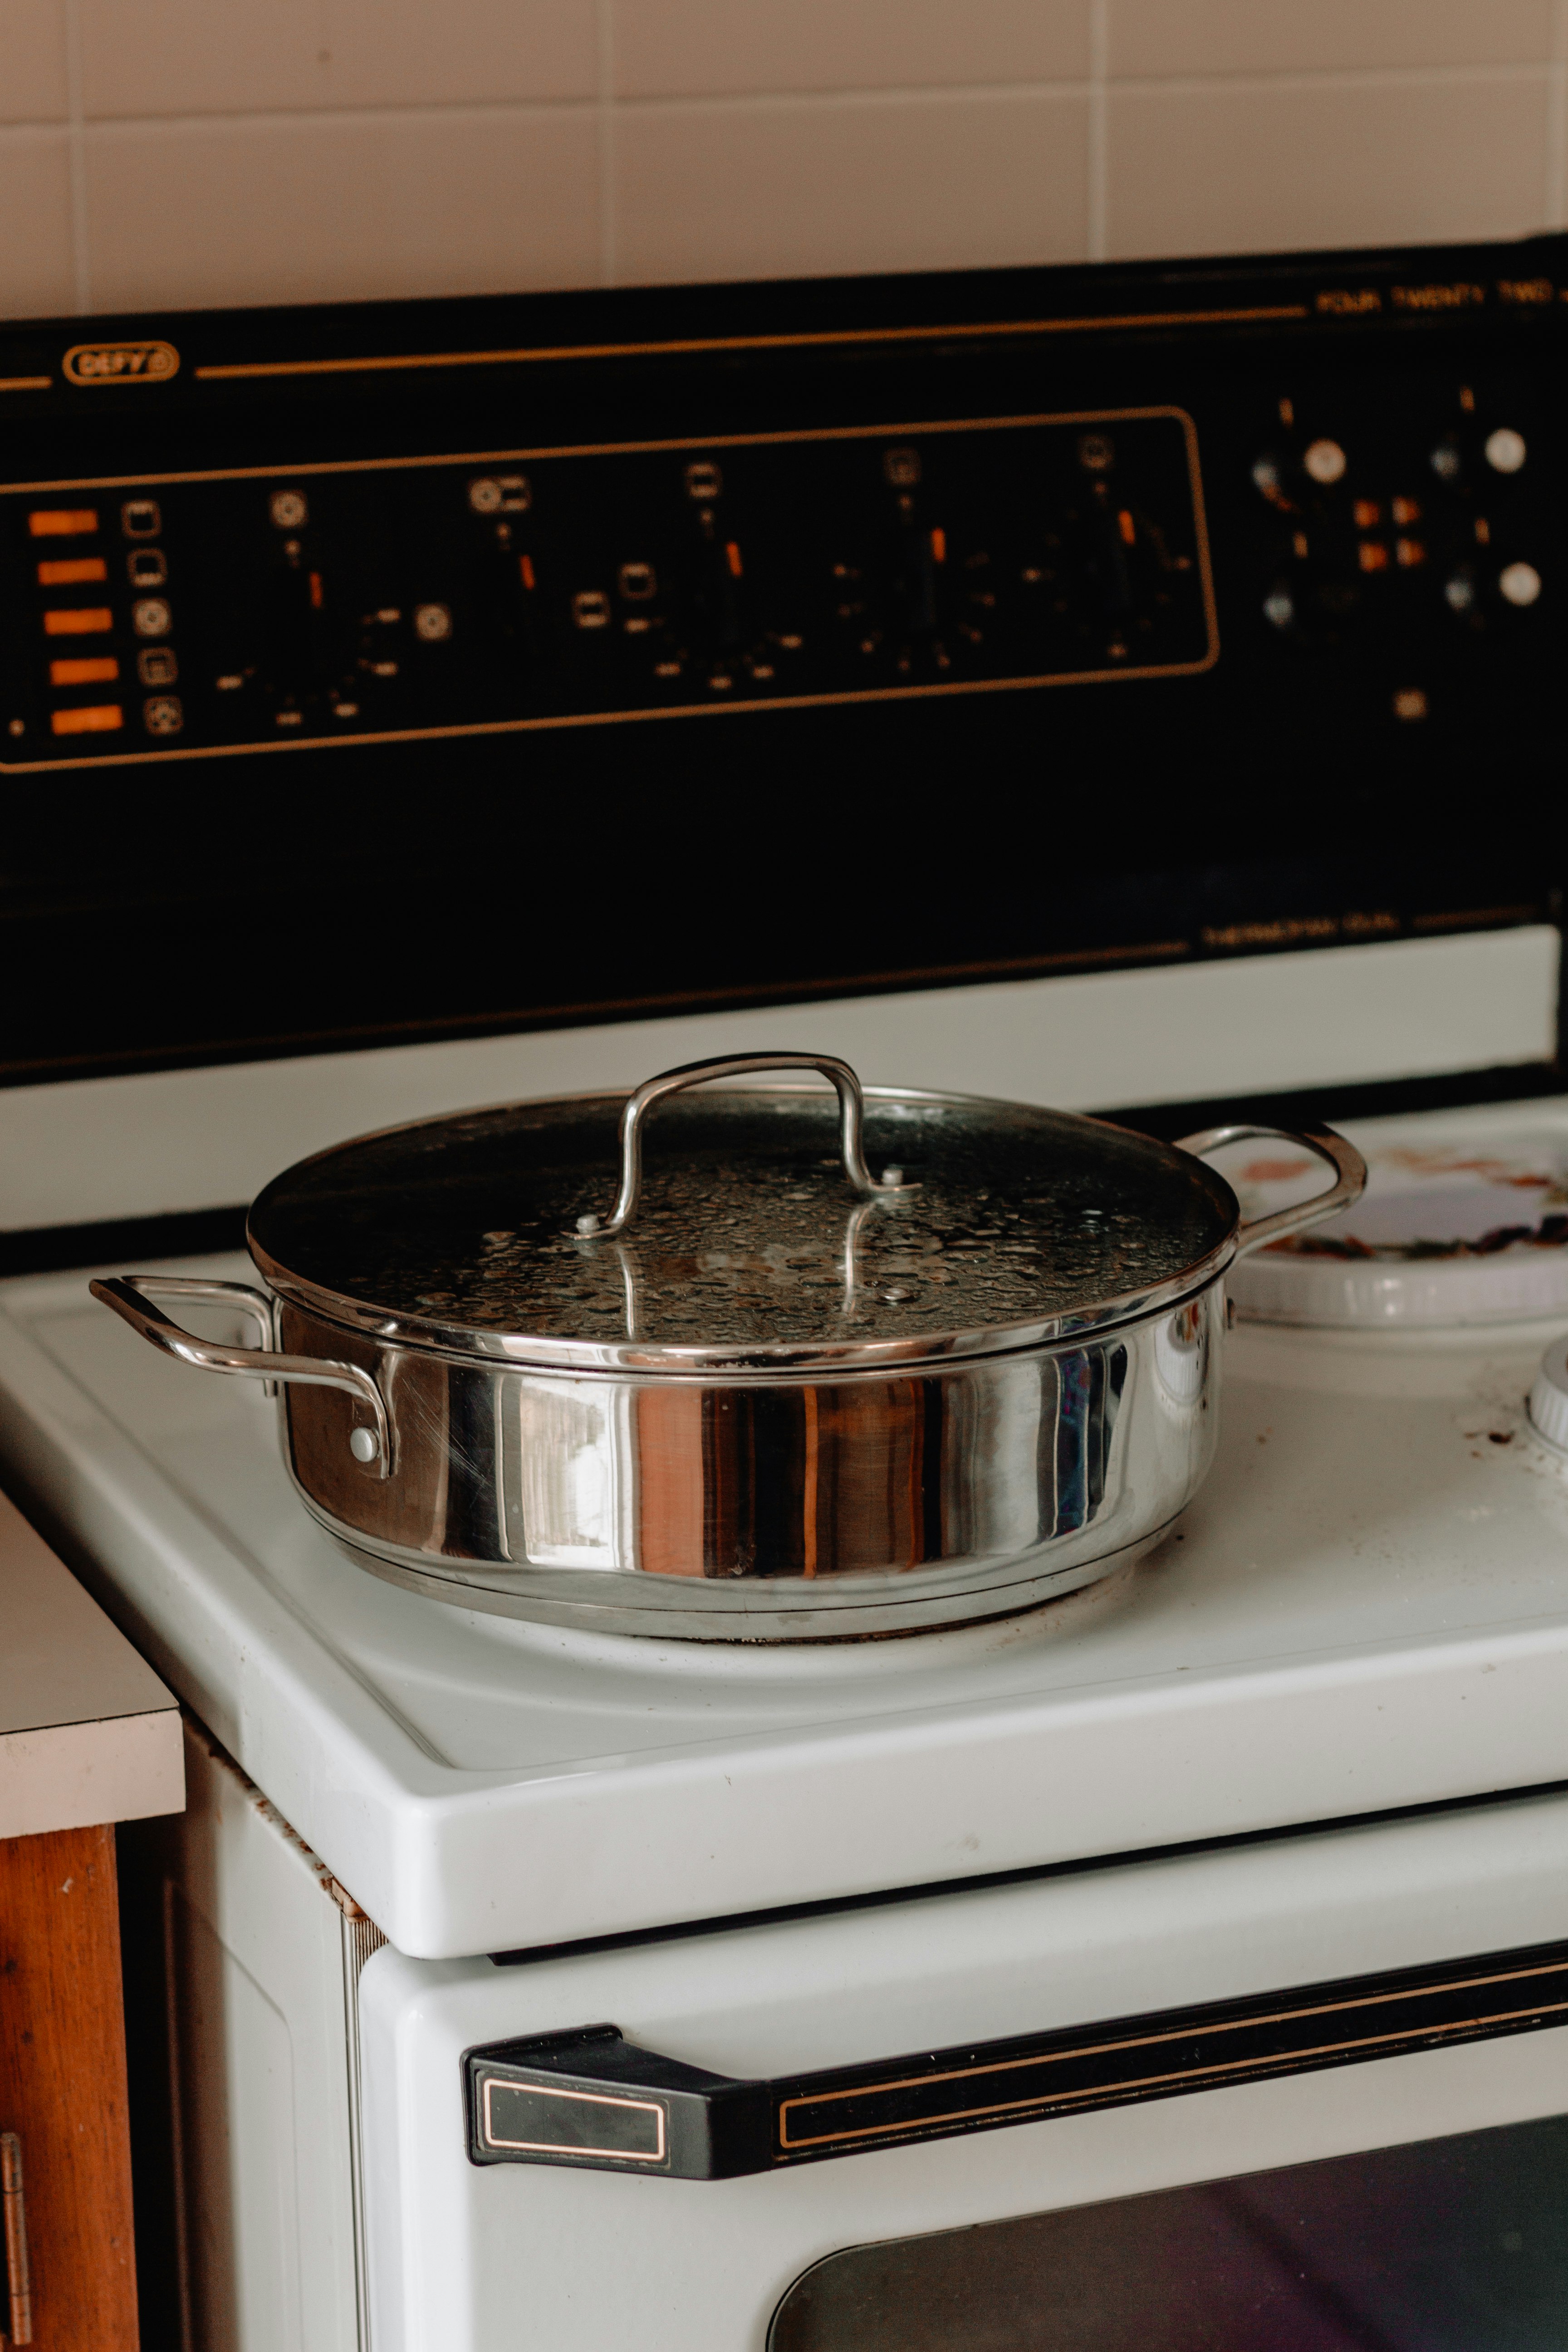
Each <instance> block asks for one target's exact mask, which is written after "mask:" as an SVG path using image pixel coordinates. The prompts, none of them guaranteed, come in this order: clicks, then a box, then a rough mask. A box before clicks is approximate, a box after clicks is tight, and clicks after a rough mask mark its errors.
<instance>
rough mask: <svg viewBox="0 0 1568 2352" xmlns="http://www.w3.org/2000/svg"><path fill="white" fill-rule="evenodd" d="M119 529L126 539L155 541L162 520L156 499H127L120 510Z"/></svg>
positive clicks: (161, 528) (161, 525)
mask: <svg viewBox="0 0 1568 2352" xmlns="http://www.w3.org/2000/svg"><path fill="white" fill-rule="evenodd" d="M120 528H121V530H122V531H123V532H124V533H125V536H126V538H127V539H156V538H157V536H158V533H159V532H160V531H161V530H163V515H162V513H161V512H160V510H159V507H158V501H157V499H126V501H125V503H124V505H123V506H122V507H121V509H120Z"/></svg>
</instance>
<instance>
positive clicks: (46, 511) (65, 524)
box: [27, 507, 98, 539]
mask: <svg viewBox="0 0 1568 2352" xmlns="http://www.w3.org/2000/svg"><path fill="white" fill-rule="evenodd" d="M27 529H28V530H30V531H31V532H32V534H33V537H34V538H35V539H76V538H78V537H79V535H80V534H81V532H83V531H84V530H97V529H98V509H97V508H96V507H35V509H33V512H32V513H31V514H30V515H29V516H28V517H27Z"/></svg>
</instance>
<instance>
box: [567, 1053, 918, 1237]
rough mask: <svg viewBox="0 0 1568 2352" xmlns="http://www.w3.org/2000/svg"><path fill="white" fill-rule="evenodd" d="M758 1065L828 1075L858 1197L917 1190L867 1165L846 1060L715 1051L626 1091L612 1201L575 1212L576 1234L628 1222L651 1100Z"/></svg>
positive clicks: (612, 1230)
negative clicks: (881, 1177)
mask: <svg viewBox="0 0 1568 2352" xmlns="http://www.w3.org/2000/svg"><path fill="white" fill-rule="evenodd" d="M759 1070H816V1072H817V1074H818V1076H821V1077H825V1078H828V1079H831V1081H832V1083H833V1085H834V1087H836V1089H837V1095H838V1149H839V1151H840V1153H841V1154H842V1157H843V1160H844V1173H845V1174H846V1176H847V1178H848V1179H849V1181H850V1183H851V1184H852V1185H853V1186H854V1188H855V1190H856V1192H858V1193H859V1194H860V1196H861V1198H862V1199H863V1200H868V1201H875V1200H880V1199H882V1198H883V1197H885V1196H886V1195H887V1194H888V1193H890V1192H914V1191H915V1190H916V1187H915V1186H914V1185H913V1184H910V1183H909V1182H908V1181H906V1179H905V1177H904V1173H903V1171H902V1170H901V1169H889V1170H888V1171H887V1176H886V1180H885V1181H883V1182H882V1183H880V1184H879V1183H878V1181H876V1179H875V1177H874V1176H873V1175H872V1173H871V1171H870V1170H869V1169H868V1167H867V1165H866V1151H865V1145H864V1141H863V1134H864V1129H865V1123H866V1098H865V1096H864V1095H863V1094H862V1092H861V1090H860V1081H859V1079H858V1077H857V1076H856V1075H855V1073H854V1071H853V1070H852V1069H851V1068H850V1066H849V1065H848V1063H847V1062H841V1061H840V1060H839V1059H838V1057H837V1055H836V1054H720V1055H716V1056H715V1057H714V1059H713V1060H712V1061H710V1062H683V1063H682V1064H681V1065H680V1066H679V1069H675V1070H661V1071H660V1073H659V1075H658V1077H656V1078H645V1079H644V1080H643V1083H642V1085H641V1086H640V1087H637V1091H636V1093H635V1094H632V1095H629V1096H628V1097H626V1108H625V1109H624V1110H623V1111H622V1113H621V1189H620V1191H619V1192H617V1193H616V1204H615V1207H614V1208H613V1209H612V1210H611V1211H610V1213H609V1215H608V1216H607V1217H596V1216H593V1215H589V1216H583V1217H579V1218H578V1220H577V1238H578V1239H579V1240H580V1241H593V1242H607V1241H613V1240H614V1238H615V1236H616V1234H620V1233H624V1232H625V1231H626V1227H627V1225H628V1224H629V1223H631V1220H632V1218H633V1216H634V1215H635V1213H636V1211H637V1202H638V1200H639V1198H640V1197H641V1194H642V1131H643V1125H644V1122H645V1120H646V1119H647V1115H648V1113H649V1111H650V1110H651V1109H652V1108H653V1107H654V1105H655V1103H657V1102H662V1101H663V1099H664V1097H665V1096H666V1095H675V1094H679V1093H680V1092H681V1091H682V1090H683V1089H684V1088H685V1087H700V1086H701V1085H702V1084H703V1082H704V1081H705V1080H706V1079H708V1078H742V1077H750V1076H752V1074H753V1073H754V1072H756V1071H759Z"/></svg>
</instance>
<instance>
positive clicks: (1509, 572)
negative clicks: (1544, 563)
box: [1497, 563, 1541, 604]
mask: <svg viewBox="0 0 1568 2352" xmlns="http://www.w3.org/2000/svg"><path fill="white" fill-rule="evenodd" d="M1497 584H1498V586H1499V587H1500V589H1501V591H1502V593H1503V594H1504V595H1505V596H1506V597H1507V598H1508V601H1509V603H1510V604H1534V602H1535V600H1536V598H1537V597H1538V596H1539V595H1540V593H1541V574H1540V572H1537V570H1536V568H1535V566H1534V564H1533V563H1510V564H1508V565H1507V566H1505V568H1504V569H1503V570H1502V571H1501V572H1499V574H1498V583H1497Z"/></svg>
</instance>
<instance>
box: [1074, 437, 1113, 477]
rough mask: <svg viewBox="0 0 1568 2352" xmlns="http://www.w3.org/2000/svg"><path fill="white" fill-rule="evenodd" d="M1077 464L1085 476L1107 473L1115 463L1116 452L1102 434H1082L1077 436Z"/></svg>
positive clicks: (1108, 438)
mask: <svg viewBox="0 0 1568 2352" xmlns="http://www.w3.org/2000/svg"><path fill="white" fill-rule="evenodd" d="M1078 462H1079V465H1080V466H1081V467H1083V469H1084V471H1085V473H1086V474H1104V473H1108V472H1109V471H1110V467H1112V466H1114V465H1115V463H1116V450H1115V447H1114V446H1113V444H1112V442H1111V440H1110V436H1109V435H1107V434H1104V433H1083V434H1080V435H1079V444H1078Z"/></svg>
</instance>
